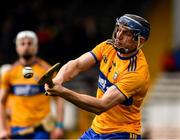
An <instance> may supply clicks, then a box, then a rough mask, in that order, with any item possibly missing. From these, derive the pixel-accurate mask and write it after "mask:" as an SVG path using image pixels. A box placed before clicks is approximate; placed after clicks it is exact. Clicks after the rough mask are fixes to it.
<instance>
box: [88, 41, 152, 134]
mask: <svg viewBox="0 0 180 140" xmlns="http://www.w3.org/2000/svg"><path fill="white" fill-rule="evenodd" d="M90 53H91V54H92V55H93V56H94V58H95V59H96V61H97V62H99V63H100V73H99V79H98V89H97V96H96V97H97V98H101V97H102V96H103V95H104V93H105V92H106V90H107V89H108V87H110V86H112V85H114V86H116V88H117V89H118V90H119V91H120V92H121V93H123V94H124V95H125V97H126V101H125V102H123V103H121V104H119V105H116V106H115V107H113V108H111V109H109V110H108V111H106V112H104V113H102V114H100V115H96V116H95V118H94V120H93V123H92V126H91V128H92V129H93V130H94V131H95V132H96V133H98V134H109V133H114V132H130V133H134V134H138V135H140V134H141V106H142V102H143V99H144V97H145V95H146V93H147V90H148V87H149V80H150V75H149V70H148V64H147V62H146V59H145V56H144V54H143V52H142V50H139V51H138V52H137V53H136V54H135V55H133V56H131V57H121V56H120V55H119V54H118V52H117V51H116V50H115V49H114V47H113V43H112V41H111V40H107V41H104V42H102V43H100V44H99V45H97V46H96V47H95V48H94V49H93V50H92V51H91V52H90Z"/></svg>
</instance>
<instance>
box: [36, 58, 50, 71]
mask: <svg viewBox="0 0 180 140" xmlns="http://www.w3.org/2000/svg"><path fill="white" fill-rule="evenodd" d="M36 65H38V66H39V67H41V68H43V69H45V70H48V69H49V68H50V67H51V65H50V64H49V63H48V62H47V61H45V60H43V59H42V58H37V60H36Z"/></svg>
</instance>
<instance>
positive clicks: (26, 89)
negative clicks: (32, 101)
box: [12, 85, 45, 96]
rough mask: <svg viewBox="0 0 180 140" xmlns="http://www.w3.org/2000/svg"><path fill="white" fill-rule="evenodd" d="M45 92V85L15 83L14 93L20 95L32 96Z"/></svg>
mask: <svg viewBox="0 0 180 140" xmlns="http://www.w3.org/2000/svg"><path fill="white" fill-rule="evenodd" d="M43 92H45V89H44V86H43V85H13V86H12V93H13V94H14V95H18V96H31V95H35V94H39V93H43Z"/></svg>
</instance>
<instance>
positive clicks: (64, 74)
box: [56, 60, 80, 82]
mask: <svg viewBox="0 0 180 140" xmlns="http://www.w3.org/2000/svg"><path fill="white" fill-rule="evenodd" d="M79 72H80V70H79V69H78V64H77V61H76V60H71V61H69V62H68V63H66V64H65V65H64V66H63V67H62V68H61V69H60V70H59V72H58V74H57V75H56V80H59V81H62V82H66V81H69V80H71V79H72V78H74V77H75V76H76V75H78V73H79Z"/></svg>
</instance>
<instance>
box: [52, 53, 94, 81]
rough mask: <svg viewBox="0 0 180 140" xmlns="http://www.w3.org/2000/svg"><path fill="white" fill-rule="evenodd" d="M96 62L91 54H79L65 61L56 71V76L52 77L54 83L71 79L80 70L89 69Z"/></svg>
mask: <svg viewBox="0 0 180 140" xmlns="http://www.w3.org/2000/svg"><path fill="white" fill-rule="evenodd" d="M95 63H96V61H95V59H94V58H93V56H92V55H91V54H90V53H89V52H87V53H85V54H83V55H82V56H80V57H79V58H77V59H75V60H71V61H69V62H68V63H66V64H65V65H64V66H63V67H62V68H61V69H60V70H59V72H58V74H57V75H56V77H55V78H54V80H53V81H54V82H55V83H59V84H60V83H63V82H66V81H69V80H71V79H72V78H74V77H75V76H76V75H78V74H79V73H80V72H81V71H85V70H87V69H89V68H90V67H91V66H93V65H94V64H95Z"/></svg>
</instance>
